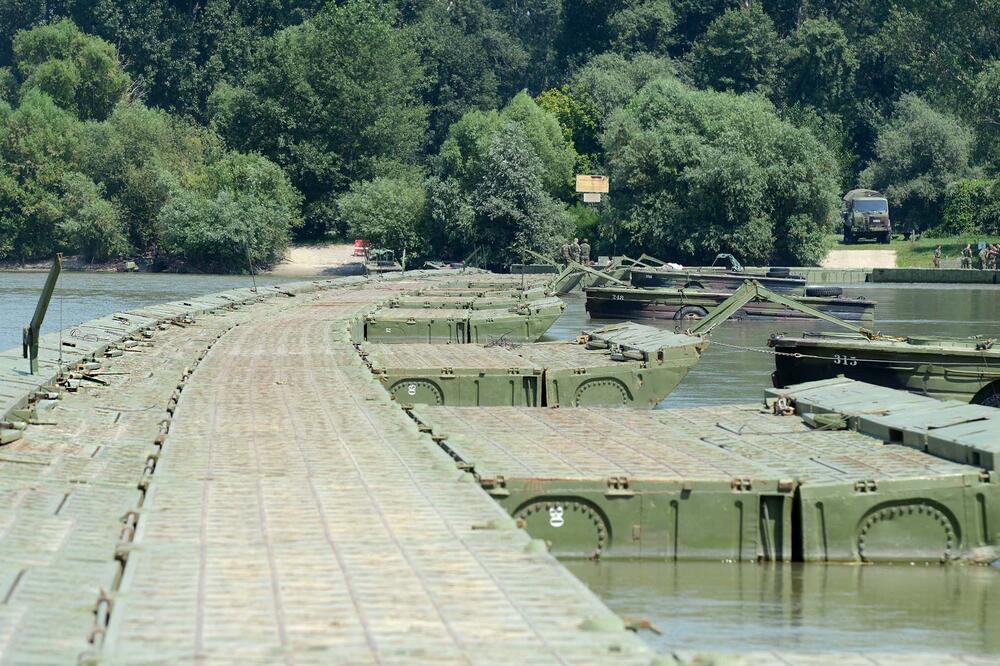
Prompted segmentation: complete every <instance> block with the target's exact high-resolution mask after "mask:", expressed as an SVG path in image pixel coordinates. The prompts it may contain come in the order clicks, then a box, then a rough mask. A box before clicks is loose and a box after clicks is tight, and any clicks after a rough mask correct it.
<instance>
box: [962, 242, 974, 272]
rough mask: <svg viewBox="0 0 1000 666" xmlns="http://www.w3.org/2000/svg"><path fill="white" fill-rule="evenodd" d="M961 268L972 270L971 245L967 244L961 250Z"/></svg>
mask: <svg viewBox="0 0 1000 666" xmlns="http://www.w3.org/2000/svg"><path fill="white" fill-rule="evenodd" d="M962 268H972V245H970V244H969V243H966V244H965V247H964V248H962Z"/></svg>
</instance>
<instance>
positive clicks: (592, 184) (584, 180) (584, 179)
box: [576, 174, 608, 194]
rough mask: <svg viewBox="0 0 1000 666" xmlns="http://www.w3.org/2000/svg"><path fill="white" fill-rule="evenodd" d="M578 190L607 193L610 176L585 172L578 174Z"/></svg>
mask: <svg viewBox="0 0 1000 666" xmlns="http://www.w3.org/2000/svg"><path fill="white" fill-rule="evenodd" d="M576 191H577V192H595V193H597V194H607V193H608V177H607V176H586V175H583V174H577V176H576Z"/></svg>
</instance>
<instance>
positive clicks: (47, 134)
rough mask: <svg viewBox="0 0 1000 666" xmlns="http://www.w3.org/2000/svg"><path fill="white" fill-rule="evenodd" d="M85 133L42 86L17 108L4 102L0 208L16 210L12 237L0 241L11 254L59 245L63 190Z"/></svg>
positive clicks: (0, 107) (25, 255)
mask: <svg viewBox="0 0 1000 666" xmlns="http://www.w3.org/2000/svg"><path fill="white" fill-rule="evenodd" d="M80 134H81V124H80V122H79V121H78V120H77V119H76V117H74V116H73V114H71V113H69V112H68V111H65V110H64V109H61V108H59V107H58V106H57V105H56V103H55V102H53V101H52V98H50V97H49V96H48V95H46V94H45V93H43V92H41V91H39V90H37V89H31V90H29V91H28V92H27V93H25V95H24V99H23V100H22V101H21V104H20V106H18V107H17V108H16V109H13V110H12V109H11V108H10V107H9V106H7V105H5V104H0V173H2V174H3V176H4V178H3V180H4V186H3V188H2V196H3V198H4V203H2V204H0V208H7V209H10V210H12V211H13V213H12V215H11V217H9V218H7V220H6V222H5V224H4V226H5V227H6V231H5V234H4V235H5V236H7V238H8V241H7V242H0V247H2V246H6V247H9V250H8V252H9V255H8V256H11V257H13V258H15V259H21V260H23V259H33V258H36V257H40V256H49V255H51V254H52V253H53V252H55V251H56V248H57V237H56V225H57V224H58V222H59V220H60V218H61V216H62V208H61V205H60V201H59V199H60V196H59V192H60V188H61V186H62V181H63V178H64V177H65V176H66V174H68V173H71V172H74V171H77V170H78V166H79V163H80ZM8 234H10V235H8ZM10 238H13V240H12V241H11V240H9V239H10Z"/></svg>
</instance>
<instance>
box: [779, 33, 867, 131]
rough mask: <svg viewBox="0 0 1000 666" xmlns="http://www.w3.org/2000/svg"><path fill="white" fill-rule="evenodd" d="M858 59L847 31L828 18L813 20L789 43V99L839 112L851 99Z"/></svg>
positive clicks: (786, 69)
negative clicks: (848, 38)
mask: <svg viewBox="0 0 1000 666" xmlns="http://www.w3.org/2000/svg"><path fill="white" fill-rule="evenodd" d="M857 69H858V59H857V57H856V56H855V55H854V51H853V50H852V49H851V45H850V43H849V42H848V41H847V36H846V35H845V34H844V31H843V29H842V28H841V27H840V26H839V25H838V24H837V23H836V22H834V21H831V20H830V19H827V18H817V19H809V20H807V21H805V22H804V23H803V24H802V25H801V26H800V27H799V29H798V30H796V31H795V32H794V33H793V34H792V35H791V37H790V38H789V40H788V50H787V52H786V54H785V63H784V77H783V80H784V86H785V99H786V101H787V102H788V103H791V104H794V103H799V104H804V105H808V106H811V107H813V108H815V109H819V110H821V111H836V110H838V109H839V108H841V107H842V106H843V104H844V102H845V100H846V99H847V98H848V97H849V95H850V91H851V86H852V84H853V80H854V75H855V73H856V72H857Z"/></svg>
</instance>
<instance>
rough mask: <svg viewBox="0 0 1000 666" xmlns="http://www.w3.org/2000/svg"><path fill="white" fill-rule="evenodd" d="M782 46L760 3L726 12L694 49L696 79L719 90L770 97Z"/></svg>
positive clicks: (692, 55)
mask: <svg viewBox="0 0 1000 666" xmlns="http://www.w3.org/2000/svg"><path fill="white" fill-rule="evenodd" d="M783 47H784V44H783V42H782V41H781V39H780V38H779V37H778V33H777V31H776V30H775V29H774V23H773V22H772V21H771V18H770V17H769V16H768V15H767V14H765V13H764V11H763V10H762V9H761V8H760V5H759V4H758V3H754V4H753V5H751V7H750V8H749V9H730V10H727V11H726V12H725V13H724V14H722V16H720V17H719V18H717V19H715V20H714V21H712V23H711V25H709V26H708V30H706V31H705V34H704V36H703V37H701V38H700V39H699V40H698V41H697V42H696V43H695V45H694V47H693V48H692V49H691V59H692V65H693V71H694V76H695V79H696V80H697V81H698V83H699V84H701V85H703V86H708V87H711V88H714V89H716V90H725V91H729V92H736V93H744V92H759V93H764V94H770V93H771V92H772V91H773V89H774V85H775V81H776V79H777V75H778V66H779V64H780V62H781V59H782V53H783Z"/></svg>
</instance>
